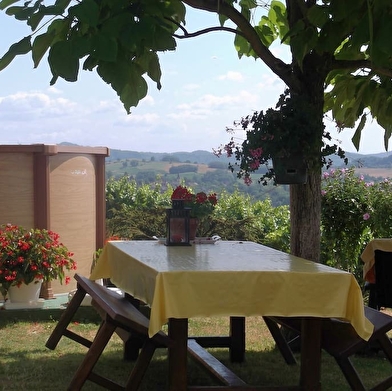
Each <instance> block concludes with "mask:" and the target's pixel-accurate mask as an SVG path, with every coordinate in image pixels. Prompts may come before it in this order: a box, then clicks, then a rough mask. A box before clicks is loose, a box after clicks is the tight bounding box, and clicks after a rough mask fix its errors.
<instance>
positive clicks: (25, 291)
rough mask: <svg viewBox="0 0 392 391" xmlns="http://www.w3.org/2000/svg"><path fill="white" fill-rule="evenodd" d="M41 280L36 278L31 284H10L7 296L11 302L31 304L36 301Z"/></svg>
mask: <svg viewBox="0 0 392 391" xmlns="http://www.w3.org/2000/svg"><path fill="white" fill-rule="evenodd" d="M41 285H42V280H36V281H34V282H32V283H31V284H27V285H26V284H22V285H20V286H19V287H18V286H11V287H10V288H9V290H8V298H9V300H10V302H11V303H12V304H22V303H25V304H26V305H28V306H29V305H32V304H35V303H37V302H38V299H39V293H40V291H41Z"/></svg>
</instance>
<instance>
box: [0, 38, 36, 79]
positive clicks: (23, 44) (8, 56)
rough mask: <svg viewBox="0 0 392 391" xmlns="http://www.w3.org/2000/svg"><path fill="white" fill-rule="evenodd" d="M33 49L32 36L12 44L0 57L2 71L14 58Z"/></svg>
mask: <svg viewBox="0 0 392 391" xmlns="http://www.w3.org/2000/svg"><path fill="white" fill-rule="evenodd" d="M30 50H31V36H28V37H24V38H23V39H21V40H20V41H19V42H16V43H14V44H13V45H11V46H10V48H9V49H8V51H7V53H5V54H4V56H3V57H2V58H1V59H0V71H1V70H3V69H4V68H5V67H6V66H7V65H9V64H10V63H11V62H12V60H13V59H14V58H15V57H16V56H18V55H20V54H26V53H28V52H29V51H30Z"/></svg>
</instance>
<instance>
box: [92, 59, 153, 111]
mask: <svg viewBox="0 0 392 391" xmlns="http://www.w3.org/2000/svg"><path fill="white" fill-rule="evenodd" d="M97 72H98V74H99V75H100V76H101V77H102V79H103V80H105V81H106V82H107V83H109V84H110V85H111V86H112V88H113V89H114V90H115V91H116V92H117V95H118V96H119V97H120V100H121V101H122V102H123V104H124V107H125V109H126V110H127V112H128V113H129V111H130V108H131V106H137V104H138V103H139V100H140V99H142V98H144V97H145V96H146V95H147V83H146V81H145V80H144V78H143V77H142V73H144V71H143V69H142V68H141V67H140V66H138V65H136V64H133V63H130V62H128V61H125V60H122V61H120V60H119V61H117V62H115V63H109V62H100V63H99V65H98V68H97Z"/></svg>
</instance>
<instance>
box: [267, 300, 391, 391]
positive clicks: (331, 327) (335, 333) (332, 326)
mask: <svg viewBox="0 0 392 391" xmlns="http://www.w3.org/2000/svg"><path fill="white" fill-rule="evenodd" d="M365 316H366V317H367V318H368V319H369V320H370V321H371V322H372V323H373V325H374V331H373V334H372V336H371V337H370V339H369V340H368V341H365V340H363V339H362V338H360V337H359V336H358V334H357V333H356V331H355V330H354V328H353V327H352V325H351V324H350V323H348V322H345V321H341V320H339V319H334V318H326V319H323V321H322V335H321V348H322V349H324V350H325V351H326V352H327V353H329V354H330V355H331V356H333V357H334V358H335V360H336V362H337V364H338V365H339V367H340V369H341V370H342V372H343V374H344V376H345V378H346V380H347V382H348V383H349V385H350V387H351V389H352V390H355V391H365V390H366V388H365V386H364V384H363V383H362V380H361V378H360V376H359V374H358V372H357V371H356V370H355V368H354V366H353V363H352V361H351V360H350V357H351V356H352V355H354V354H355V353H358V352H360V351H362V350H363V349H364V348H366V347H368V346H375V345H376V346H379V347H380V348H381V349H382V350H383V352H384V354H385V356H386V358H387V359H388V360H389V362H390V363H392V342H391V340H390V339H389V337H388V336H387V334H386V333H387V332H388V331H390V330H391V329H392V317H391V316H389V315H387V314H385V313H383V312H380V311H377V310H375V309H373V308H370V307H365ZM266 318H267V319H268V320H269V321H272V322H276V323H278V324H280V325H282V326H285V327H288V328H290V329H292V330H294V331H295V332H297V333H298V334H301V318H296V317H292V318H291V317H266ZM390 387H392V375H391V376H389V377H388V378H387V379H384V380H381V381H380V383H378V385H377V386H376V387H374V388H372V390H374V391H375V390H377V391H382V390H387V389H388V388H390Z"/></svg>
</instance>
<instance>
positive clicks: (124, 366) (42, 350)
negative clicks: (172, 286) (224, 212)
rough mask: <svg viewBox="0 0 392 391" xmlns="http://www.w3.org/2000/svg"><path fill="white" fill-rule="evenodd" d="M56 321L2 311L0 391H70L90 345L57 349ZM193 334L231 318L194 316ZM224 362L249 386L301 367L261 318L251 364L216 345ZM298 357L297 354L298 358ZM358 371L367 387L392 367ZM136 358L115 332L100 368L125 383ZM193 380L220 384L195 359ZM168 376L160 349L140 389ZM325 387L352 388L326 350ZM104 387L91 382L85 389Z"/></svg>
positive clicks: (285, 380)
mask: <svg viewBox="0 0 392 391" xmlns="http://www.w3.org/2000/svg"><path fill="white" fill-rule="evenodd" d="M55 324H56V321H55V320H52V321H47V320H43V321H31V322H27V321H17V320H16V321H15V320H13V321H12V320H9V319H8V320H7V319H4V318H2V317H1V312H0V341H1V342H0V390H1V391H24V390H29V391H31V390H32V391H34V390H37V391H41V390H48V391H52V390H53V391H57V390H65V389H66V388H67V385H68V383H69V381H70V379H71V378H72V375H73V373H74V372H75V370H76V369H77V367H78V365H79V363H80V362H81V360H82V359H83V356H84V354H85V352H86V348H85V347H83V346H81V345H79V344H76V343H75V342H73V341H71V340H69V339H67V338H64V337H63V338H62V339H61V341H60V343H59V345H58V346H57V348H56V349H55V350H54V351H51V350H49V349H47V348H46V347H45V342H46V340H47V338H48V337H49V335H50V333H51V332H52V330H53V328H54V326H55ZM97 327H98V324H97V323H95V322H93V321H86V322H80V323H78V322H74V323H72V325H71V328H72V329H73V330H74V331H75V332H77V333H80V334H83V335H85V336H87V337H90V338H91V337H93V336H94V335H95V332H96V330H97ZM189 327H190V331H189V333H190V335H219V334H224V333H225V332H226V331H227V329H228V319H226V318H216V319H215V318H214V319H209V318H206V319H194V320H190V324H189ZM211 351H213V352H214V354H215V355H216V357H218V358H219V359H220V360H221V361H222V362H223V363H224V364H225V365H227V366H228V367H230V368H231V369H232V370H233V371H234V372H235V373H237V374H238V375H239V376H240V377H241V378H242V379H244V380H245V381H246V382H247V383H249V384H263V385H292V384H297V383H298V379H299V366H298V365H296V366H288V365H287V364H286V363H285V362H284V360H283V358H282V357H281V355H280V353H279V351H278V350H277V349H275V345H274V341H273V340H272V338H271V336H270V334H269V332H268V330H267V328H266V326H265V324H264V322H263V320H262V318H260V317H252V318H248V319H247V351H246V362H245V363H242V364H232V363H230V362H229V360H228V353H227V350H225V349H213V350H211ZM298 358H299V356H297V359H298ZM353 361H354V363H355V366H356V368H357V370H358V372H359V373H360V374H361V376H362V379H363V380H364V382H365V384H366V385H367V386H369V387H370V386H371V385H374V384H375V383H377V382H378V381H380V379H382V378H385V377H387V376H389V374H390V372H391V366H390V364H389V362H388V361H386V360H385V359H384V358H383V357H382V356H377V357H363V356H355V357H354V358H353ZM132 365H133V364H132V363H131V362H125V361H123V360H122V341H121V340H120V339H119V338H118V337H117V336H114V337H113V338H112V340H111V341H110V343H109V345H108V346H107V348H106V350H105V352H104V353H103V355H102V357H101V359H100V361H99V362H98V364H97V366H96V371H97V372H99V373H101V374H103V375H106V376H108V377H110V378H111V379H113V380H116V381H118V382H121V383H122V384H124V383H125V380H126V377H127V375H128V374H129V371H130V370H131V368H132ZM189 377H190V383H191V384H201V385H209V384H210V385H215V384H216V383H214V382H213V381H212V380H211V379H210V378H209V377H208V375H207V374H206V373H205V371H204V370H203V369H202V368H200V367H199V366H197V364H196V363H194V362H193V361H190V362H189ZM166 380H167V355H166V351H164V350H158V351H157V352H156V353H155V355H154V358H153V361H152V363H151V365H150V367H149V368H148V371H147V374H146V377H145V378H144V380H143V384H142V387H141V390H142V391H151V390H156V389H157V385H159V386H161V387H162V389H164V388H165V385H166ZM322 386H323V391H332V390H333V391H336V390H340V391H344V390H349V389H350V388H349V387H348V385H347V383H346V381H345V379H344V377H343V375H342V374H341V372H340V370H339V368H338V367H337V365H336V364H335V362H334V360H333V359H332V358H331V357H329V356H328V355H326V354H323V357H322ZM99 389H102V388H100V387H99V386H97V385H95V384H93V383H91V382H89V381H87V382H86V384H85V386H84V387H83V391H89V390H91V391H93V390H94V391H95V390H99Z"/></svg>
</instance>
